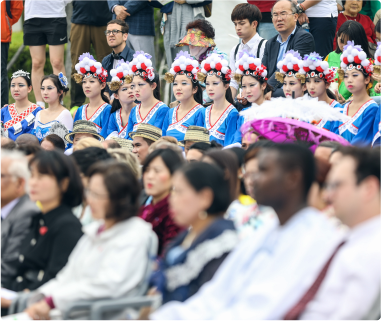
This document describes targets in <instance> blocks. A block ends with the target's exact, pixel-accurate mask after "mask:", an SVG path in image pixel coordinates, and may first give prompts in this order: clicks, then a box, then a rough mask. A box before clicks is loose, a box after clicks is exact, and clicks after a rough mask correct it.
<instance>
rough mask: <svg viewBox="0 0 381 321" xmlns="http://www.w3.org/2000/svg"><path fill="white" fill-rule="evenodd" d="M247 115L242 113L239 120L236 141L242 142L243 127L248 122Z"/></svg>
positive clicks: (235, 135)
mask: <svg viewBox="0 0 381 321" xmlns="http://www.w3.org/2000/svg"><path fill="white" fill-rule="evenodd" d="M249 108H251V106H250V107H246V108H243V109H242V110H241V111H245V110H248V109H249ZM247 118H248V117H247V116H246V117H245V116H243V115H240V116H239V117H238V120H237V131H236V132H235V134H234V143H242V133H241V127H242V125H243V124H244V123H246V122H247Z"/></svg>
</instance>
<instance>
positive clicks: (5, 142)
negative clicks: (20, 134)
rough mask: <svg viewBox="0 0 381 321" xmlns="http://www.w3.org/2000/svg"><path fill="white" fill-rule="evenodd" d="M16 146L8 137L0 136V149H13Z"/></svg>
mask: <svg viewBox="0 0 381 321" xmlns="http://www.w3.org/2000/svg"><path fill="white" fill-rule="evenodd" d="M16 147H17V144H16V143H15V142H14V141H13V140H12V139H10V138H7V137H1V149H5V150H13V149H15V148H16Z"/></svg>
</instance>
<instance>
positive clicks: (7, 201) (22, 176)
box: [1, 150, 39, 304]
mask: <svg viewBox="0 0 381 321" xmlns="http://www.w3.org/2000/svg"><path fill="white" fill-rule="evenodd" d="M29 177H30V173H29V169H28V161H27V159H26V157H25V156H24V155H23V154H22V153H20V152H17V151H5V150H2V151H1V283H2V284H3V283H4V284H6V283H8V282H9V281H10V280H11V279H13V278H14V277H15V276H16V266H15V264H14V262H15V261H17V260H18V259H19V255H20V246H21V242H22V241H23V239H24V237H25V235H26V234H27V233H28V232H29V227H30V223H31V221H32V217H33V216H34V215H36V214H37V213H38V212H39V209H38V207H37V206H36V204H35V203H34V202H32V201H31V200H30V199H29V196H28V194H27V193H26V187H27V185H28V179H29ZM1 300H3V298H2V299H1ZM8 304H10V302H8Z"/></svg>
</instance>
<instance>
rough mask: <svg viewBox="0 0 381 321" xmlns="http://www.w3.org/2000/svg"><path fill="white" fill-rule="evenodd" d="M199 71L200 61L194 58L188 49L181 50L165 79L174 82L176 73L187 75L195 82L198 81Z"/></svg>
mask: <svg viewBox="0 0 381 321" xmlns="http://www.w3.org/2000/svg"><path fill="white" fill-rule="evenodd" d="M199 71H200V68H199V67H198V61H197V60H194V59H193V58H192V57H191V55H190V54H189V53H188V52H187V51H180V52H179V53H178V54H177V55H176V58H175V61H174V62H173V63H172V66H171V70H169V72H167V73H166V74H165V76H164V79H165V80H166V81H167V82H168V83H172V82H173V81H174V80H175V76H176V75H185V76H187V77H188V78H190V79H191V80H192V81H193V82H194V83H197V81H198V80H197V73H198V72H199Z"/></svg>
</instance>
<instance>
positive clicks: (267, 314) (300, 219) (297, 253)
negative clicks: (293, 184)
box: [150, 208, 343, 320]
mask: <svg viewBox="0 0 381 321" xmlns="http://www.w3.org/2000/svg"><path fill="white" fill-rule="evenodd" d="M342 239H343V235H341V234H340V233H339V232H338V230H337V229H336V228H335V227H334V226H333V225H332V224H331V222H329V220H328V219H327V218H326V217H325V216H324V215H323V214H322V213H321V212H319V211H317V210H315V209H313V208H305V209H303V210H301V211H299V212H298V213H296V214H295V215H294V217H292V218H291V219H290V220H289V221H288V222H287V223H286V224H285V225H284V226H279V222H278V221H277V220H274V221H270V222H269V224H266V225H264V226H262V227H261V229H258V233H256V234H254V235H252V236H251V237H248V238H247V239H245V240H244V241H242V242H241V243H240V244H239V245H238V247H237V248H236V249H235V250H234V251H233V252H232V253H230V255H229V256H228V257H227V258H226V260H225V261H224V262H223V263H222V265H221V266H220V268H219V269H218V270H217V273H216V274H215V275H214V277H213V279H212V280H211V281H209V282H208V283H206V284H205V285H204V286H203V287H202V288H201V289H200V290H199V292H198V293H196V294H195V295H194V296H192V297H191V298H190V299H188V300H186V301H185V302H183V303H181V302H170V303H168V304H165V305H164V306H162V307H161V308H160V309H159V310H158V311H156V312H155V313H153V314H152V315H151V316H150V318H151V319H157V320H165V319H167V320H173V319H181V320H185V319H193V320H196V319H204V320H207V319H208V320H209V319H229V320H233V319H251V320H253V319H262V320H266V319H270V320H274V319H282V318H283V317H284V316H285V314H286V313H287V312H288V311H289V310H290V309H291V307H293V306H294V305H295V304H296V303H297V302H299V300H300V298H301V297H302V296H303V295H304V294H305V293H306V291H307V290H308V289H309V288H310V286H311V285H312V284H313V282H314V281H315V280H316V277H317V276H318V274H319V273H320V271H321V270H322V268H323V266H324V265H325V264H326V262H327V261H328V259H329V258H330V257H331V255H332V253H333V252H334V250H335V249H336V248H337V246H338V244H339V243H340V242H341V240H342Z"/></svg>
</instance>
